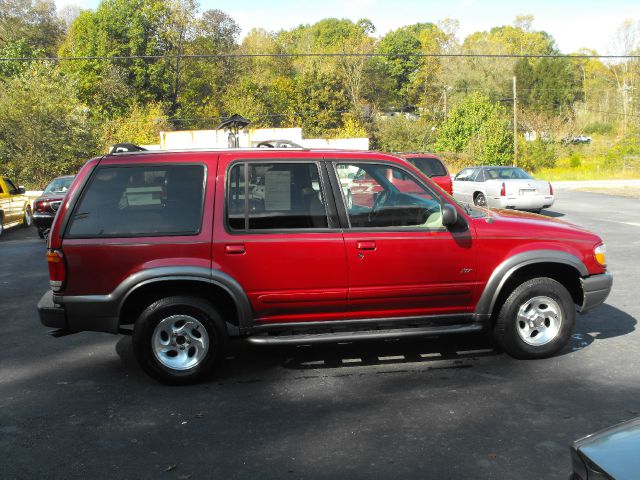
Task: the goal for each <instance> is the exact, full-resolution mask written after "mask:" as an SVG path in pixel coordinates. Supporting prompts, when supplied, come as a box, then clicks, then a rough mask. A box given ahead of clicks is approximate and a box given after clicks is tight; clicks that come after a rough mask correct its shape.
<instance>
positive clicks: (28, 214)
mask: <svg viewBox="0 0 640 480" xmlns="http://www.w3.org/2000/svg"><path fill="white" fill-rule="evenodd" d="M31 219H32V217H31V207H27V209H26V210H25V212H24V223H25V224H26V225H27V227H30V226H31V223H32V220H31Z"/></svg>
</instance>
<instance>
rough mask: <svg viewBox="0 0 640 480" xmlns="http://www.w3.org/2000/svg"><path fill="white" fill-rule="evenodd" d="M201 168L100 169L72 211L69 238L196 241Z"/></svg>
mask: <svg viewBox="0 0 640 480" xmlns="http://www.w3.org/2000/svg"><path fill="white" fill-rule="evenodd" d="M204 178H205V168H204V166H203V165H184V164H181V165H175V164H165V165H139V166H106V167H98V169H97V170H96V172H95V173H94V175H93V176H92V178H91V180H90V183H89V185H87V187H86V189H85V192H84V193H83V195H82V197H81V198H80V200H79V202H78V204H77V206H76V208H75V209H74V211H73V214H72V217H71V222H70V225H69V228H68V233H67V235H66V236H67V237H69V238H95V237H131V236H165V235H195V234H197V233H198V232H199V231H200V228H201V224H202V210H203V198H204Z"/></svg>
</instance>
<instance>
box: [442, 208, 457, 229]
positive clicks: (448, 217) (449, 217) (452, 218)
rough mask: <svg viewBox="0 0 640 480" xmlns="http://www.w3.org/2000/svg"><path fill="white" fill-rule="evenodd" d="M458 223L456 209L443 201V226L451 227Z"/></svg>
mask: <svg viewBox="0 0 640 480" xmlns="http://www.w3.org/2000/svg"><path fill="white" fill-rule="evenodd" d="M456 223H458V211H457V210H456V208H455V207H454V206H453V205H451V204H450V203H445V204H444V205H443V206H442V224H443V225H444V226H445V227H453V226H454V225H455V224H456Z"/></svg>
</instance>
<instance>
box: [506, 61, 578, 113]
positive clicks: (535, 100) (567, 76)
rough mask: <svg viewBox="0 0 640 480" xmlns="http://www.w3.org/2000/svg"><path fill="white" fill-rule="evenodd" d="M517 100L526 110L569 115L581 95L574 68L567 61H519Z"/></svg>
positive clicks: (516, 66) (516, 72) (517, 67)
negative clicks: (570, 109) (571, 107)
mask: <svg viewBox="0 0 640 480" xmlns="http://www.w3.org/2000/svg"><path fill="white" fill-rule="evenodd" d="M514 74H515V76H516V78H517V79H518V92H519V93H518V101H519V103H520V105H521V106H522V107H524V108H529V109H531V110H533V111H536V112H542V113H547V114H562V113H564V114H567V113H569V112H568V109H569V108H570V106H571V105H572V104H573V103H574V102H575V101H576V100H579V99H580V98H581V96H582V92H581V89H580V85H579V80H578V77H577V71H576V70H574V65H573V64H572V63H571V62H570V61H569V60H568V59H566V58H542V59H540V60H537V61H535V62H532V61H531V60H529V59H528V58H523V59H520V60H518V62H517V63H516V65H515V67H514Z"/></svg>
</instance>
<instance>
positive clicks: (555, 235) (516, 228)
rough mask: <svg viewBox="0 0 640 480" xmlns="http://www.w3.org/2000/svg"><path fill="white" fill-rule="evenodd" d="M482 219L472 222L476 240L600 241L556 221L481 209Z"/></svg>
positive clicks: (558, 220) (596, 236)
mask: <svg viewBox="0 0 640 480" xmlns="http://www.w3.org/2000/svg"><path fill="white" fill-rule="evenodd" d="M483 210H484V212H485V213H486V216H483V217H481V218H475V219H474V220H473V221H474V224H475V225H476V230H477V231H478V234H479V236H483V232H484V234H485V235H490V236H493V235H497V236H500V237H522V236H526V237H530V238H540V239H544V240H549V239H559V238H561V239H567V240H570V239H573V240H583V241H593V242H599V241H601V240H600V237H599V236H598V235H596V234H594V233H592V232H590V231H589V230H587V229H586V228H584V227H580V226H578V225H574V224H573V223H569V222H567V221H565V220H561V219H559V218H552V217H547V216H545V215H538V214H536V213H529V212H522V211H519V210H500V209H493V208H492V209H483Z"/></svg>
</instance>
